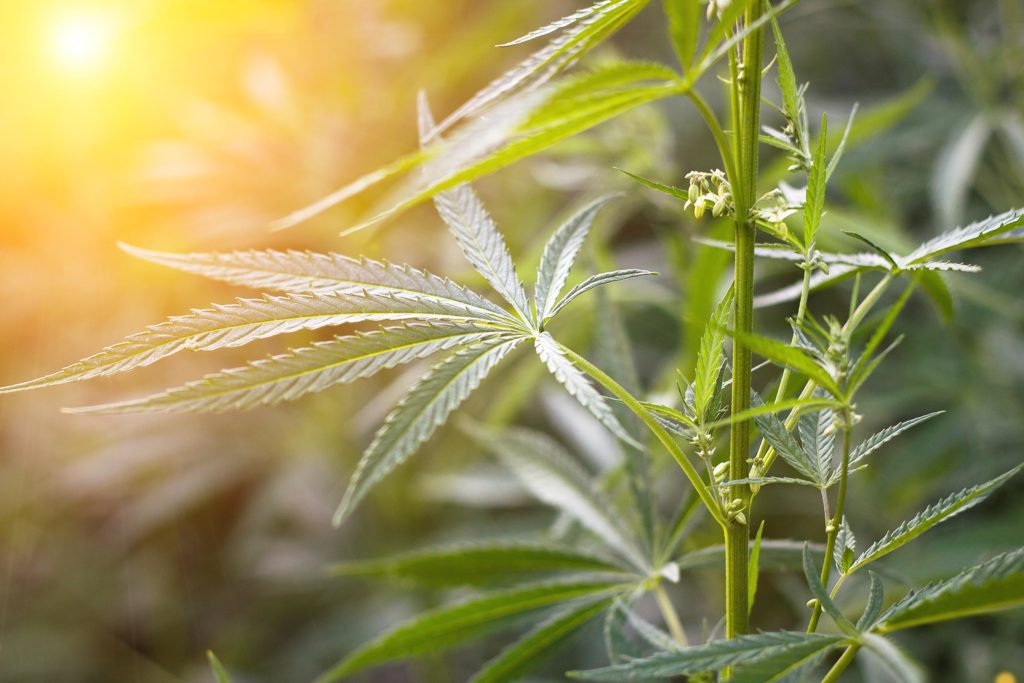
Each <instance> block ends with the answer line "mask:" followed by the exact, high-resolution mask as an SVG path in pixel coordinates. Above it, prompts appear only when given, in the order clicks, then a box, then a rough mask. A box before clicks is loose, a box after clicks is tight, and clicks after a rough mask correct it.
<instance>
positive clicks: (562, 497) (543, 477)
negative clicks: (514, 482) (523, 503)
mask: <svg viewBox="0 0 1024 683" xmlns="http://www.w3.org/2000/svg"><path fill="white" fill-rule="evenodd" d="M467 429H468V431H469V432H470V434H471V435H472V436H473V437H474V438H475V439H476V440H477V441H479V442H480V443H481V445H483V446H484V447H485V448H487V450H489V451H490V452H491V453H492V454H494V456H495V457H497V458H498V459H499V460H500V461H501V462H502V464H504V465H505V467H507V468H508V469H509V470H510V471H511V472H512V473H513V474H514V475H515V476H516V478H517V479H519V481H520V482H521V483H522V484H523V486H524V487H526V489H527V490H528V491H529V492H530V493H531V494H532V495H533V496H534V497H535V498H537V499H538V500H539V501H541V502H542V503H544V504H546V505H550V506H552V507H554V508H555V509H558V510H561V511H562V512H564V513H565V514H567V515H569V516H570V517H571V518H573V519H575V520H576V521H577V522H579V523H580V524H581V525H582V526H583V527H584V528H586V529H589V530H590V531H591V532H593V533H594V534H595V535H596V536H597V537H598V538H599V539H600V540H601V541H602V542H603V543H604V544H605V545H606V546H607V547H609V548H611V549H612V550H614V551H615V552H617V553H618V554H619V555H621V556H622V557H624V558H626V559H628V560H629V561H630V562H631V563H633V565H634V566H635V567H638V568H644V567H646V565H647V563H646V562H645V560H644V559H643V554H642V553H641V552H640V551H639V550H638V549H637V547H636V545H635V544H634V543H633V542H632V540H631V538H630V534H629V533H627V532H626V531H625V530H624V529H623V528H622V526H621V525H620V524H619V522H618V520H617V518H616V516H615V515H614V513H613V512H612V510H613V507H612V505H611V503H610V502H609V501H608V500H607V499H606V498H605V497H604V496H603V495H602V494H601V493H600V491H599V489H598V487H597V484H596V482H595V481H594V479H593V478H592V477H591V476H590V475H589V474H588V473H587V472H586V471H585V470H584V469H583V468H582V467H581V466H580V465H579V463H577V462H576V461H575V460H574V459H573V458H572V456H570V455H569V454H568V453H566V452H565V449H563V448H562V447H561V446H560V445H559V444H558V443H557V442H556V441H554V440H552V439H551V438H549V437H548V436H546V435H545V434H542V433H540V432H534V431H531V430H526V429H507V430H504V431H502V432H494V431H491V430H487V429H483V428H480V427H469V428H467Z"/></svg>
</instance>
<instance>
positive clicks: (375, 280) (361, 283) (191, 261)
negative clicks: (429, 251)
mask: <svg viewBox="0 0 1024 683" xmlns="http://www.w3.org/2000/svg"><path fill="white" fill-rule="evenodd" d="M120 246H121V248H122V249H123V250H124V251H126V252H128V253H129V254H131V255H133V256H137V257H138V258H141V259H144V260H146V261H150V262H152V263H158V264H160V265H164V266H168V267H170V268H176V269H178V270H182V271H185V272H188V273H194V274H196V275H202V276H204V277H208V278H212V279H214V280H220V281H222V282H228V283H230V284H233V285H241V286H243V287H252V288H254V289H260V290H263V291H275V292H285V293H289V294H304V293H328V292H337V293H345V292H361V291H366V292H371V293H373V294H393V295H395V296H399V297H408V298H411V299H415V300H431V301H438V302H441V303H448V304H456V305H462V306H464V307H465V308H466V310H467V311H469V312H473V313H476V314H477V315H479V316H481V317H492V318H494V319H496V320H503V321H508V320H511V319H512V318H510V316H509V314H508V312H506V311H505V310H503V309H502V308H501V307H500V306H497V305H495V304H493V303H491V302H490V301H488V300H487V299H484V298H483V297H481V296H479V295H477V294H476V293H475V292H473V291H472V290H469V289H466V288H465V287H462V286H461V285H457V284H455V283H454V282H452V281H451V280H449V279H448V278H443V277H438V276H437V275H432V274H431V273H428V272H426V271H422V270H417V269H415V268H412V267H410V266H406V265H396V264H394V263H388V262H380V261H373V260H371V259H353V258H349V257H348V256H342V255H340V254H333V253H328V254H319V253H315V252H309V251H275V250H273V249H270V250H267V251H236V252H229V253H207V254H168V253H164V252H158V251H150V250H148V249H140V248H138V247H133V246H129V245H127V244H121V245H120Z"/></svg>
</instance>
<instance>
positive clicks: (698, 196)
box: [684, 168, 736, 220]
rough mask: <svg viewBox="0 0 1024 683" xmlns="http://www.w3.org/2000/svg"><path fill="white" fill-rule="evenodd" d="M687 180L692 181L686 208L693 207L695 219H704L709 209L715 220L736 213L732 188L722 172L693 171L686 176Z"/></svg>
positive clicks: (716, 170) (717, 170)
mask: <svg viewBox="0 0 1024 683" xmlns="http://www.w3.org/2000/svg"><path fill="white" fill-rule="evenodd" d="M686 179H687V180H688V181H690V189H689V191H688V193H687V200H686V204H685V207H684V208H686V209H690V208H691V207H692V208H693V215H694V217H695V218H697V219H698V220H699V219H700V218H702V217H703V216H704V213H705V212H706V211H707V210H708V209H710V210H711V215H712V216H714V217H715V218H718V217H719V216H731V215H733V214H734V213H736V205H735V203H734V202H733V198H732V187H731V186H730V185H729V181H728V180H726V178H725V173H723V172H722V171H721V170H719V169H717V168H716V169H715V170H713V171H711V172H710V173H707V172H705V171H693V172H691V173H687V174H686Z"/></svg>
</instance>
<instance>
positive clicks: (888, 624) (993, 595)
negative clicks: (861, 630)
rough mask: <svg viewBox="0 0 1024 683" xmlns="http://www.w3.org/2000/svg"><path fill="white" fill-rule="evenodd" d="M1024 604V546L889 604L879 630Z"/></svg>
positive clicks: (898, 628)
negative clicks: (890, 605)
mask: <svg viewBox="0 0 1024 683" xmlns="http://www.w3.org/2000/svg"><path fill="white" fill-rule="evenodd" d="M1022 604H1024V548H1020V549H1018V550H1014V551H1012V552H1008V553H1004V554H1002V555H999V556H997V557H995V558H993V559H991V560H989V561H988V562H985V563H984V564H980V565H978V566H976V567H971V568H970V569H966V570H964V571H963V572H961V573H960V574H958V575H957V576H954V577H953V578H950V579H946V580H945V581H939V582H937V583H933V584H929V585H928V586H927V587H925V588H922V589H921V590H916V591H911V592H910V593H909V594H908V595H907V596H906V597H904V598H903V599H902V600H900V601H898V602H897V603H896V604H894V605H893V606H892V607H890V608H889V609H888V610H887V611H886V613H885V614H884V615H882V618H881V620H880V624H881V625H880V626H879V627H878V630H879V631H881V632H883V633H886V632H889V631H897V630H900V629H904V628H911V627H914V626H921V625H924V624H931V623H935V622H938V621H947V620H949V619H961V618H963V617H969V616H972V615H976V614H984V613H987V612H995V611H998V610H1004V609H1010V608H1013V607H1017V606H1020V605H1022Z"/></svg>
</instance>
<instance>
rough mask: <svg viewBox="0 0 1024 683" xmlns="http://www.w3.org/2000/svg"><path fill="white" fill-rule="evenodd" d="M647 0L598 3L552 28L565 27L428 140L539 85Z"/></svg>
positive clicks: (435, 129)
mask: <svg viewBox="0 0 1024 683" xmlns="http://www.w3.org/2000/svg"><path fill="white" fill-rule="evenodd" d="M647 2H649V0H612V1H611V2H604V1H602V2H598V3H596V5H595V6H592V7H591V9H594V11H593V12H590V13H589V14H587V15H586V16H583V17H578V18H576V19H574V20H572V21H570V22H569V23H567V24H565V25H564V26H562V27H558V28H556V29H555V31H557V30H560V29H561V28H565V29H567V30H565V31H563V32H562V33H561V35H558V36H556V37H555V38H554V39H553V40H551V42H549V43H548V44H547V45H546V46H544V47H543V48H541V49H540V50H538V51H536V52H534V53H533V54H532V55H530V56H529V57H527V58H526V59H525V60H523V61H522V62H520V63H519V64H518V65H516V66H515V67H513V68H511V69H509V70H508V71H506V72H505V73H504V74H502V75H501V76H499V77H498V78H496V79H494V80H493V81H491V83H489V84H488V85H487V86H486V87H484V88H483V89H482V90H480V91H479V92H478V93H476V94H475V95H474V96H473V97H472V98H471V99H470V100H469V101H467V102H466V103H465V104H463V105H462V106H460V107H459V108H458V109H457V110H455V111H454V112H453V113H452V114H451V115H449V116H448V117H446V118H445V119H444V120H443V121H442V122H441V124H440V125H439V126H437V127H435V128H434V130H432V131H430V134H429V135H428V140H433V139H434V138H435V137H437V136H438V135H439V134H440V133H442V132H444V131H445V130H447V129H449V128H451V127H452V126H454V125H455V124H456V123H458V122H460V121H462V120H464V119H466V118H468V117H470V116H473V115H475V114H477V113H479V112H481V111H483V110H485V109H487V108H488V107H490V106H491V105H493V104H494V103H496V102H498V101H500V100H503V99H506V98H508V97H509V96H511V95H513V94H523V93H527V92H531V91H534V90H536V89H537V88H539V87H541V86H542V85H544V84H545V83H547V82H548V81H549V80H550V79H551V78H552V77H554V76H555V75H557V74H558V73H559V72H561V71H563V70H565V69H566V68H568V67H569V66H571V65H572V64H573V63H574V62H576V61H577V60H578V59H579V58H580V57H582V56H583V55H584V54H586V53H587V52H588V51H590V50H591V49H593V48H594V47H595V46H597V45H598V44H600V43H601V42H603V41H604V40H605V39H607V38H608V36H610V35H611V34H613V33H614V32H615V31H617V30H618V29H619V28H620V27H621V26H622V25H623V24H625V23H627V22H628V21H629V20H630V19H632V18H633V16H635V15H636V13H637V12H639V11H640V10H641V9H643V7H644V5H646V4H647ZM556 23H557V22H556ZM541 31H542V32H544V31H545V29H541ZM551 32H552V31H549V32H548V33H551ZM524 38H526V36H524ZM521 40H522V39H520V41H521ZM520 41H514V42H520Z"/></svg>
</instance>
